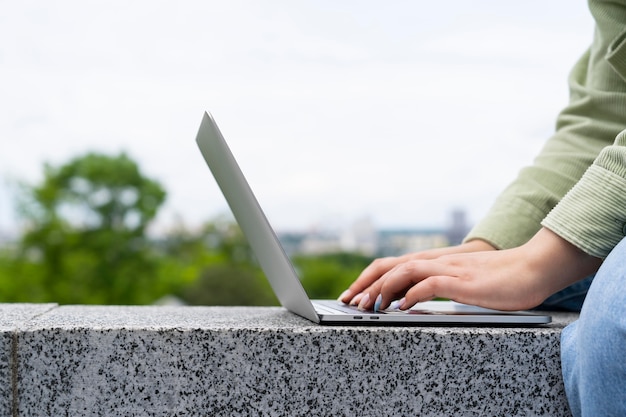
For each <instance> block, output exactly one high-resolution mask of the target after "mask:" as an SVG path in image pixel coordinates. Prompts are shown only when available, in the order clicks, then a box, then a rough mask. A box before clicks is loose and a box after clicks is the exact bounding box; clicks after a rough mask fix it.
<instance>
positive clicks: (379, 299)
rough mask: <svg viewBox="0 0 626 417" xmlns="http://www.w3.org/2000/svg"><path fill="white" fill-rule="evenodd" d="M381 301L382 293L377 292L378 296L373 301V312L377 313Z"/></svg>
mask: <svg viewBox="0 0 626 417" xmlns="http://www.w3.org/2000/svg"><path fill="white" fill-rule="evenodd" d="M382 302H383V295H382V294H378V297H376V301H375V302H374V313H378V309H379V308H380V305H381V304H382Z"/></svg>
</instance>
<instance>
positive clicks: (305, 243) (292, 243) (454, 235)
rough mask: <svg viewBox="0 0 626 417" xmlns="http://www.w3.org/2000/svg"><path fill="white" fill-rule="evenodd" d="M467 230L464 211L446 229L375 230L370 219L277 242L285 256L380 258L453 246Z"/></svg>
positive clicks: (287, 235) (284, 236) (286, 235)
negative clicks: (328, 255)
mask: <svg viewBox="0 0 626 417" xmlns="http://www.w3.org/2000/svg"><path fill="white" fill-rule="evenodd" d="M468 230H469V226H468V225H467V216H466V213H465V211H464V210H454V211H453V212H452V213H451V221H450V225H449V226H448V227H447V228H432V229H420V228H406V229H385V230H377V229H376V228H375V226H374V224H373V223H372V221H371V220H370V219H361V220H359V221H357V222H355V223H354V224H352V225H351V226H350V227H348V228H346V229H345V230H340V231H330V230H325V231H319V230H314V231H309V232H289V233H279V234H278V238H279V240H280V241H281V244H282V245H283V248H284V249H285V252H286V253H287V255H289V256H292V255H296V254H304V255H322V254H326V253H337V252H353V253H360V254H362V255H366V256H372V257H383V256H399V255H403V254H405V253H411V252H420V251H424V250H428V249H433V248H441V247H445V246H451V245H457V244H459V243H461V241H462V240H463V238H464V237H465V235H466V234H467V232H468Z"/></svg>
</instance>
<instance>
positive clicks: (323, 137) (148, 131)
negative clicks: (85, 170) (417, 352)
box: [0, 0, 593, 234]
mask: <svg viewBox="0 0 626 417" xmlns="http://www.w3.org/2000/svg"><path fill="white" fill-rule="evenodd" d="M0 7H1V9H2V13H0V74H1V76H0V114H2V116H1V117H0V145H1V147H0V234H2V233H10V232H11V231H14V230H15V227H16V217H15V214H14V213H15V210H14V192H13V191H12V190H13V185H12V184H14V183H15V182H16V181H26V182H28V183H31V184H33V183H37V181H40V180H41V178H42V170H43V164H44V163H50V164H53V165H59V164H62V163H64V162H67V161H68V160H69V159H70V158H73V157H75V156H78V155H82V154H85V153H86V152H90V151H97V152H104V153H109V154H117V153H119V152H122V151H124V152H126V153H128V154H129V155H130V156H131V157H132V158H134V159H135V160H136V161H137V162H138V163H139V165H140V167H141V169H142V170H143V172H144V174H145V175H147V176H149V177H151V178H154V179H156V180H158V181H160V182H161V183H162V184H163V185H164V187H165V188H166V190H167V192H168V199H167V202H166V204H165V205H164V207H163V209H162V210H161V212H160V214H159V217H158V219H157V228H160V229H161V230H167V229H168V228H169V227H172V225H175V224H177V223H179V222H184V223H185V224H187V225H189V226H191V227H193V226H195V225H198V224H200V223H202V222H204V221H207V220H211V219H212V218H215V217H216V216H219V215H222V214H224V213H228V212H229V211H228V208H227V206H226V203H225V201H224V199H223V197H222V196H221V193H220V192H219V189H218V188H217V185H216V184H215V182H214V180H213V178H212V177H211V174H210V172H209V170H208V168H207V167H206V165H205V164H204V161H203V160H202V158H201V156H200V153H199V151H198V150H197V147H196V144H195V135H196V133H197V130H198V127H199V124H200V121H201V118H202V114H203V112H204V111H210V112H211V113H212V115H213V116H214V118H215V120H216V121H217V123H218V125H219V126H220V129H221V130H222V133H223V135H224V136H225V137H226V139H227V141H228V142H229V143H230V146H231V149H232V150H233V152H234V154H235V156H236V157H237V159H238V160H239V163H240V165H241V166H242V169H243V171H244V173H245V175H246V176H247V177H248V181H249V182H250V184H251V186H252V188H253V189H254V190H255V192H256V193H257V197H258V199H259V201H260V202H261V205H262V206H263V207H264V209H265V211H266V213H267V215H268V217H269V219H270V221H271V222H272V223H273V225H274V226H275V228H276V229H279V230H309V229H316V228H322V229H324V228H332V227H341V226H342V225H345V224H350V222H353V221H357V220H361V219H364V218H368V219H370V220H371V221H372V222H373V223H374V224H375V225H376V226H378V227H380V228H397V227H403V228H404V227H441V226H444V225H445V224H446V222H447V221H448V217H449V213H450V211H451V210H452V209H454V208H463V209H465V210H466V211H467V213H468V216H469V219H470V221H471V222H476V221H478V220H480V218H481V217H482V216H483V215H485V213H486V212H487V210H488V209H489V206H490V205H491V203H492V202H493V200H494V199H495V198H496V196H497V195H498V193H499V192H500V191H501V190H502V189H503V188H504V187H505V186H506V185H507V184H508V183H509V182H510V181H512V180H513V179H514V178H515V176H516V173H517V172H518V171H519V169H520V168H522V167H523V166H524V165H527V164H529V163H531V162H532V159H533V157H534V155H535V154H536V153H537V152H538V151H539V150H540V149H541V146H542V144H543V143H544V141H545V140H546V139H547V138H548V137H549V136H550V135H551V133H552V132H553V130H554V121H555V117H556V115H557V113H558V112H559V110H560V109H562V108H563V106H565V104H566V103H567V82H566V80H567V74H568V73H569V71H570V69H571V67H572V66H573V64H574V63H575V61H576V60H577V59H578V57H579V56H580V55H581V54H582V53H583V52H584V50H585V49H586V48H587V47H588V45H589V44H590V42H591V37H592V33H593V22H592V19H591V16H590V14H589V12H588V9H587V4H586V2H585V1H582V0H550V1H549V2H548V1H545V0H528V1H524V2H519V1H518V2H507V1H499V0H491V1H487V0H474V1H471V2H468V1H464V0H451V1H446V2H433V1H421V0H411V1H386V2H382V1H370V0H365V1H362V0H346V1H337V0H315V1H313V0H304V1H293V0H267V1H263V2H261V1H252V0H250V1H243V0H234V1H233V0H229V1H212V0H188V1H177V2H175V1H161V0H135V1H118V0H112V1H111V0H107V1H100V0H97V1H84V0H58V1H54V2H41V1H33V0H20V1H10V0H0Z"/></svg>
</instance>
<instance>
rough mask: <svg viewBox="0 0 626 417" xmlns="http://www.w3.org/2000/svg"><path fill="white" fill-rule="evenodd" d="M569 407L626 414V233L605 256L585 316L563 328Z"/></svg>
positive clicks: (587, 413) (577, 410) (585, 413)
mask: <svg viewBox="0 0 626 417" xmlns="http://www.w3.org/2000/svg"><path fill="white" fill-rule="evenodd" d="M561 365H562V368H563V381H564V382H565V392H566V394H567V399H568V402H569V404H570V410H571V411H572V414H573V415H574V416H575V417H579V416H626V238H625V239H623V240H622V241H621V242H620V243H619V244H618V245H617V246H616V247H615V248H614V249H613V251H612V252H611V253H610V254H609V256H608V257H607V258H606V260H605V261H604V263H603V264H602V266H601V267H600V269H599V270H598V273H597V274H596V276H595V279H593V285H591V287H590V288H589V292H588V294H587V298H586V300H585V303H584V305H583V307H582V310H581V312H580V318H579V319H578V320H577V321H576V322H574V323H572V324H570V325H569V326H567V327H566V328H565V329H564V330H563V333H562V334H561Z"/></svg>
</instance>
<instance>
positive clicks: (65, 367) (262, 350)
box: [2, 306, 575, 416]
mask: <svg viewBox="0 0 626 417" xmlns="http://www.w3.org/2000/svg"><path fill="white" fill-rule="evenodd" d="M574 318H575V316H574V315H566V314H563V315H560V314H559V315H554V323H553V324H551V325H548V326H545V327H540V328H489V327H483V328H470V327H409V328H406V327H402V328H400V327H322V326H318V325H314V324H312V323H310V322H308V321H306V320H304V319H300V318H298V317H296V316H293V315H291V314H290V313H288V312H286V311H285V310H283V309H281V308H228V307H88V306H65V307H58V308H55V309H53V310H51V311H49V312H47V313H46V314H42V315H38V316H36V317H34V318H32V319H31V320H29V321H28V322H27V323H22V324H21V325H20V326H19V327H20V330H19V342H18V344H17V349H16V353H17V355H18V357H19V369H18V376H17V380H16V381H15V382H16V384H17V386H18V387H19V390H18V393H17V394H18V396H17V403H16V409H17V411H18V412H19V415H24V416H37V415H136V416H140V415H147V416H148V415H149V416H174V415H175V416H192V415H194V416H195V415H228V416H247V415H255V416H257V415H268V416H274V415H288V416H297V415H307V416H318V415H319V416H330V415H332V416H342V415H345V416H352V415H360V416H370V415H371V416H381V415H419V416H496V415H507V416H535V415H551V416H567V415H569V412H568V410H567V405H566V402H565V397H564V393H563V386H562V381H561V375H560V365H559V335H560V331H561V329H562V328H563V327H564V326H565V325H566V324H567V323H569V322H570V321H571V320H573V319H574ZM4 335H5V334H4V333H2V336H4ZM3 340H4V339H3Z"/></svg>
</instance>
